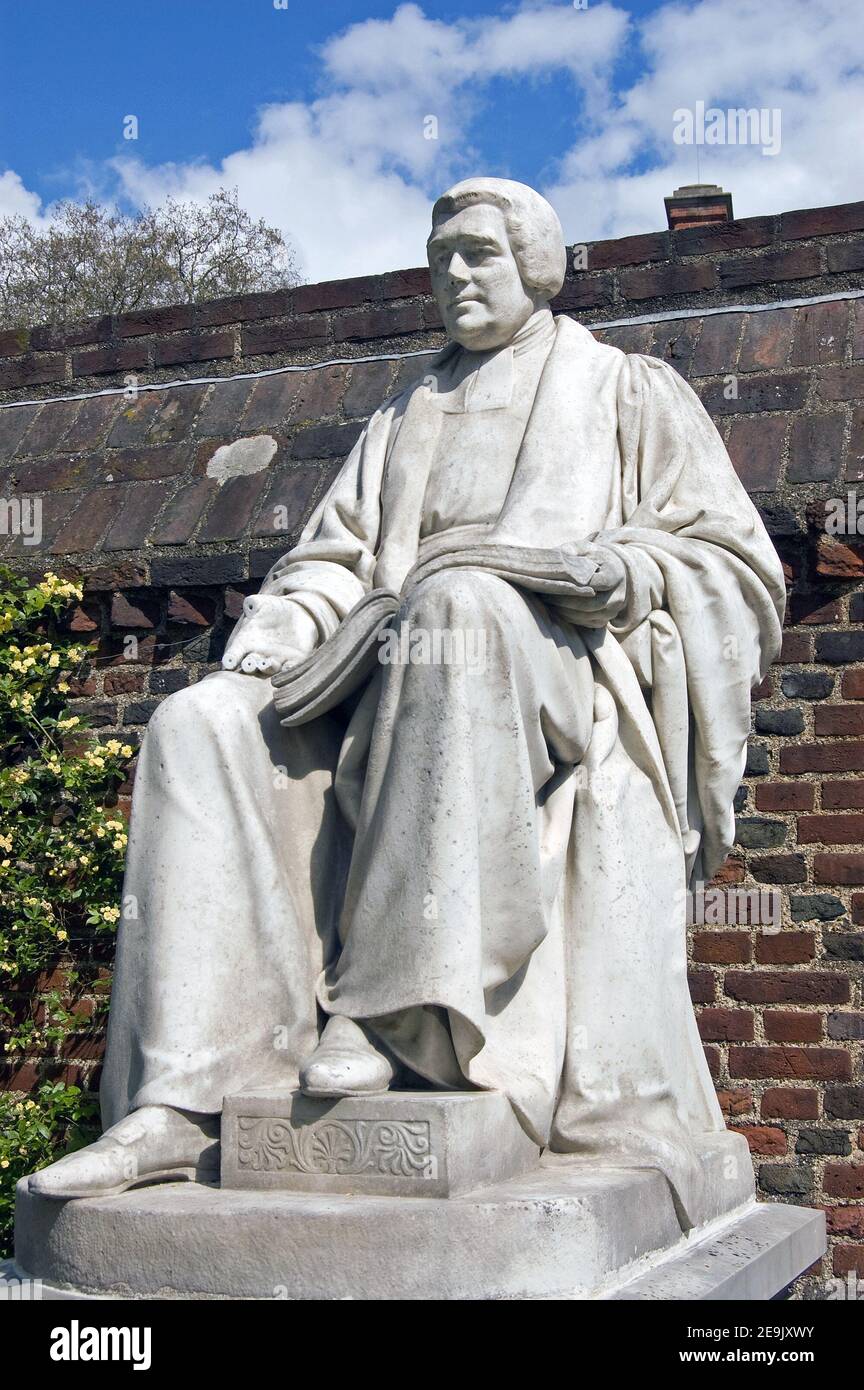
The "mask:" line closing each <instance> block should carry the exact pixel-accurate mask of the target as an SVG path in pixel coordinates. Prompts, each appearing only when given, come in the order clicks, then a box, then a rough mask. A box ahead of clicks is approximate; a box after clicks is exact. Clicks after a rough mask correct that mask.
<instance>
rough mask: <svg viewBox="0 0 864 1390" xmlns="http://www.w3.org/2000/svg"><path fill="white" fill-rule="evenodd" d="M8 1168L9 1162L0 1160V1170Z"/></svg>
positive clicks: (4, 1159) (5, 1159)
mask: <svg viewBox="0 0 864 1390" xmlns="http://www.w3.org/2000/svg"><path fill="white" fill-rule="evenodd" d="M8 1167H9V1160H8V1158H0V1168H8Z"/></svg>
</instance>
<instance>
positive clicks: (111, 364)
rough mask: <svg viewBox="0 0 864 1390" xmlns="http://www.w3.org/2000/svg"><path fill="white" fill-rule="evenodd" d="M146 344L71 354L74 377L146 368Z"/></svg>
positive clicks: (100, 348)
mask: <svg viewBox="0 0 864 1390" xmlns="http://www.w3.org/2000/svg"><path fill="white" fill-rule="evenodd" d="M148 362H149V355H148V348H147V344H146V343H121V344H119V345H118V346H117V347H111V346H110V345H109V346H106V347H98V348H91V349H90V351H89V352H75V353H73V354H72V373H73V375H74V376H107V375H109V374H110V373H112V372H134V371H140V370H143V369H144V368H146V367H147V365H148Z"/></svg>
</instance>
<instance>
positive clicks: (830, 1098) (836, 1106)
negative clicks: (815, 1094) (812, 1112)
mask: <svg viewBox="0 0 864 1390" xmlns="http://www.w3.org/2000/svg"><path fill="white" fill-rule="evenodd" d="M822 1104H823V1107H824V1110H825V1114H826V1115H827V1116H828V1118H829V1119H830V1120H861V1119H864V1086H828V1087H826V1089H825V1092H824V1095H823V1098H822Z"/></svg>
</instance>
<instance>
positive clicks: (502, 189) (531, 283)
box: [432, 178, 567, 299]
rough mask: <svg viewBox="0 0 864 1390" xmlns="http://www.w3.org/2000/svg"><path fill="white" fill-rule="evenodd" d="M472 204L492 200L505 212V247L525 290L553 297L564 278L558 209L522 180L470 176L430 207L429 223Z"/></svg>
mask: <svg viewBox="0 0 864 1390" xmlns="http://www.w3.org/2000/svg"><path fill="white" fill-rule="evenodd" d="M475 203H491V204H492V206H493V207H496V208H500V209H501V211H502V212H503V214H504V220H505V223H506V226H507V235H508V237H509V239H510V248H511V250H512V252H513V255H514V257H515V260H516V264H517V265H518V267H519V274H520V275H521V276H522V283H523V284H524V285H525V288H526V289H529V290H533V291H535V292H536V293H538V294H541V295H542V296H543V298H544V299H552V298H553V297H554V296H555V295H556V294H557V293H558V291H559V290H560V288H561V286H562V285H563V283H564V274H565V271H566V269H567V252H566V249H565V246H564V233H563V231H562V230H561V223H560V222H559V220H558V214H557V213H556V211H555V209H554V208H553V207H552V205H551V203H547V201H546V199H545V198H543V197H541V195H540V194H539V193H537V192H536V191H535V189H533V188H529V187H528V184H527V183H515V182H514V181H513V180H512V179H490V178H475V179H463V181H462V182H461V183H454V185H453V187H452V188H448V189H447V192H446V193H442V194H441V197H440V198H438V199H437V201H436V203H435V206H434V207H433V209H432V228H433V231H434V229H435V225H436V223H438V222H440V221H442V219H443V218H445V217H451V216H452V215H453V214H454V213H456V212H461V211H462V209H463V208H467V207H471V206H472V205H473V204H475Z"/></svg>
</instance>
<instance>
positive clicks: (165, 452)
mask: <svg viewBox="0 0 864 1390" xmlns="http://www.w3.org/2000/svg"><path fill="white" fill-rule="evenodd" d="M188 462H189V449H188V446H187V445H185V444H160V445H158V446H156V447H155V448H152V449H151V448H143V449H118V450H117V451H116V452H115V453H113V454H108V455H107V456H106V455H102V464H103V469H104V470H105V472H110V474H111V478H112V480H113V481H114V482H115V483H116V482H121V481H129V482H132V481H142V482H146V481H148V480H150V479H152V478H174V477H176V476H177V475H178V474H180V473H184V472H185V471H186V467H187V465H188Z"/></svg>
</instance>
